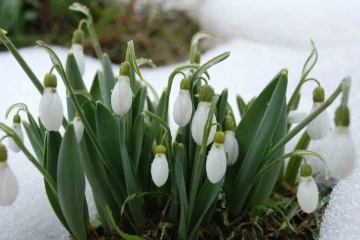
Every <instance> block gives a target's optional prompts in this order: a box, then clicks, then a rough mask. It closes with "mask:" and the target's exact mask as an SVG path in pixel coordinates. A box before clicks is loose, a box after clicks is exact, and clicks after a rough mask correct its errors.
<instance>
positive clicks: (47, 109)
mask: <svg viewBox="0 0 360 240" xmlns="http://www.w3.org/2000/svg"><path fill="white" fill-rule="evenodd" d="M56 82H57V81H56V76H55V75H53V74H46V76H45V81H44V86H45V89H44V92H43V95H42V97H41V100H40V104H39V117H40V121H41V123H42V124H43V125H44V127H45V128H46V129H47V130H48V131H58V130H59V128H60V126H61V123H62V119H63V117H64V113H63V105H62V102H61V99H60V96H59V94H58V93H57V91H56V85H57V83H56Z"/></svg>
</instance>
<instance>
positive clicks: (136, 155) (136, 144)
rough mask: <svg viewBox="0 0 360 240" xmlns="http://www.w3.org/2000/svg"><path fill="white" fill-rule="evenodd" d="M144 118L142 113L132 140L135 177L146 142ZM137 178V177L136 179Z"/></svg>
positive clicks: (138, 118)
mask: <svg viewBox="0 0 360 240" xmlns="http://www.w3.org/2000/svg"><path fill="white" fill-rule="evenodd" d="M144 117H145V114H144V113H141V114H139V116H137V118H136V119H135V123H134V130H133V134H132V139H131V143H132V144H131V145H132V148H133V151H132V152H131V159H132V161H133V163H134V167H135V175H136V176H137V172H138V166H139V161H140V155H141V149H142V147H143V140H144ZM136 178H137V177H136Z"/></svg>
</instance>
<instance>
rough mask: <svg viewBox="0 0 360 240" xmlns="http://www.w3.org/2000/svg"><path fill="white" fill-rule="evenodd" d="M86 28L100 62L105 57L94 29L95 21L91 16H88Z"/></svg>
mask: <svg viewBox="0 0 360 240" xmlns="http://www.w3.org/2000/svg"><path fill="white" fill-rule="evenodd" d="M86 27H87V29H88V32H89V35H90V39H91V42H92V44H93V47H94V50H95V53H96V57H97V58H98V59H99V60H101V59H102V56H103V52H102V50H101V47H100V43H99V39H98V37H97V35H96V31H95V28H94V21H93V18H92V16H91V14H89V15H88V21H87V22H86Z"/></svg>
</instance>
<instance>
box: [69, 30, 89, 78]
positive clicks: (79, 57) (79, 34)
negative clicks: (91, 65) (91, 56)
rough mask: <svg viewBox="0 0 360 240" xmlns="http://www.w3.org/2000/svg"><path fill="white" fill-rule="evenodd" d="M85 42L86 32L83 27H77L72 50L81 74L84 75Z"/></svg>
mask: <svg viewBox="0 0 360 240" xmlns="http://www.w3.org/2000/svg"><path fill="white" fill-rule="evenodd" d="M83 43H84V32H83V30H81V29H77V30H76V31H75V32H74V34H73V38H72V45H71V48H70V52H72V53H73V54H74V57H75V60H76V63H77V65H78V67H79V71H80V73H81V76H83V75H84V71H85V56H84V47H83Z"/></svg>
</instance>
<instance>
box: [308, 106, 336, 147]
mask: <svg viewBox="0 0 360 240" xmlns="http://www.w3.org/2000/svg"><path fill="white" fill-rule="evenodd" d="M321 104H323V103H321V102H314V105H313V107H312V109H311V112H310V113H312V112H314V111H315V110H316V109H318V108H319V106H320V105H321ZM330 128H331V125H330V118H329V114H328V113H327V111H326V110H324V111H323V112H321V113H320V114H319V115H318V116H317V117H316V118H315V119H314V120H312V122H310V123H309V124H308V125H307V132H308V134H309V136H310V138H311V139H312V140H319V139H323V138H324V137H326V135H327V134H328V132H329V131H330Z"/></svg>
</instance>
